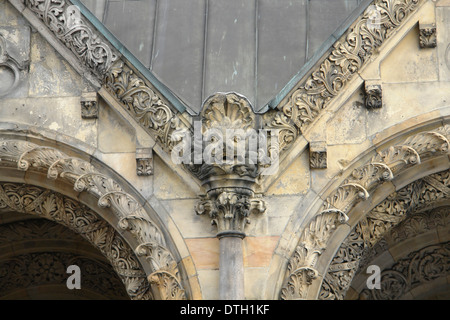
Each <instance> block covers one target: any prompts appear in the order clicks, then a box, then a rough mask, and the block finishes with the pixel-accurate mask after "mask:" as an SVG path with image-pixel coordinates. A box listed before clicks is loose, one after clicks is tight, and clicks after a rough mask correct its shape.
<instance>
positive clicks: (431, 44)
mask: <svg viewBox="0 0 450 320" xmlns="http://www.w3.org/2000/svg"><path fill="white" fill-rule="evenodd" d="M419 44H420V47H421V48H436V46H437V36H436V24H435V23H430V24H423V23H419Z"/></svg>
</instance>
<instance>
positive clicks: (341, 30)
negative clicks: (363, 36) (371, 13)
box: [260, 0, 373, 113]
mask: <svg viewBox="0 0 450 320" xmlns="http://www.w3.org/2000/svg"><path fill="white" fill-rule="evenodd" d="M372 2H373V0H363V1H362V3H361V4H360V5H359V6H358V7H357V8H355V10H353V12H352V14H350V15H349V16H348V17H347V19H345V21H344V22H343V23H342V24H341V25H340V26H339V27H338V28H337V29H336V30H335V31H334V32H333V34H332V35H331V36H330V37H329V38H328V39H327V40H326V41H325V42H324V43H323V44H322V46H320V48H319V49H318V50H317V51H316V52H315V53H314V55H313V56H312V57H311V58H310V59H309V60H308V61H307V62H306V63H305V64H304V65H303V66H302V67H301V69H300V70H299V71H298V72H297V74H296V75H295V76H294V77H293V78H291V80H290V81H289V82H288V83H287V84H286V85H285V86H284V87H283V89H281V91H280V92H279V93H278V94H277V95H275V97H274V98H273V99H272V100H270V101H269V102H268V103H267V104H266V105H265V106H263V107H262V108H261V110H260V112H261V113H265V112H267V111H268V110H270V109H276V107H277V106H278V105H279V104H280V103H281V101H282V100H283V99H284V98H286V96H287V95H288V94H289V92H291V91H292V89H294V87H295V86H296V85H297V84H298V83H299V82H300V81H301V80H302V79H303V78H304V77H305V76H306V75H308V73H309V72H311V69H312V68H313V67H314V66H315V65H316V64H317V63H318V62H319V61H320V59H322V58H323V56H324V55H325V54H326V52H327V51H328V50H329V49H330V48H331V47H332V46H333V45H334V44H335V43H336V41H338V40H339V39H340V38H341V37H342V36H343V35H344V34H345V32H346V31H347V30H348V29H349V28H350V26H351V25H352V24H353V23H354V22H355V21H356V19H357V18H358V17H359V16H361V15H362V13H363V12H364V11H365V10H366V9H367V8H368V7H369V5H370V4H371V3H372Z"/></svg>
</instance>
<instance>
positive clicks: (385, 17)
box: [264, 0, 424, 152]
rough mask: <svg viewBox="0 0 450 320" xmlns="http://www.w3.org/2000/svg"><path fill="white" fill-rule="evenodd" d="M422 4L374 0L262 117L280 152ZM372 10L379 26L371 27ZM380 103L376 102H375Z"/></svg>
mask: <svg viewBox="0 0 450 320" xmlns="http://www.w3.org/2000/svg"><path fill="white" fill-rule="evenodd" d="M423 2H424V1H423V0H375V1H373V3H372V5H371V6H370V7H369V8H368V9H367V10H366V11H364V13H363V14H362V15H361V16H360V17H359V18H358V19H357V20H356V21H355V23H353V25H352V27H351V28H350V29H349V30H348V31H347V32H346V33H345V34H344V36H342V37H341V38H340V39H339V40H338V41H337V42H336V43H335V44H334V45H333V47H332V50H331V52H330V53H329V54H328V55H326V56H324V58H323V60H322V61H321V62H320V64H319V66H318V67H317V68H315V69H313V70H311V73H310V74H309V75H308V76H306V77H305V78H303V79H302V80H301V81H300V82H299V83H298V84H297V85H296V86H295V87H294V88H293V89H292V90H291V92H290V93H289V94H288V95H287V96H286V97H285V98H284V99H283V100H282V101H281V102H280V103H279V105H277V106H276V109H273V110H271V111H269V112H266V113H265V114H264V126H265V128H277V129H279V130H280V134H279V145H280V152H283V151H284V150H287V149H289V148H290V146H291V145H292V144H293V143H294V142H295V141H296V139H297V137H298V136H299V135H300V134H301V133H302V132H303V131H304V130H306V129H307V128H308V127H309V126H310V125H311V124H312V123H313V122H314V120H315V119H317V118H318V116H319V114H321V113H322V111H323V110H324V109H326V108H327V106H328V105H329V104H330V103H331V101H333V100H334V99H335V97H337V96H338V95H339V94H340V92H341V91H342V90H343V89H344V88H345V86H346V85H347V83H349V81H350V80H351V79H352V78H353V77H354V75H355V74H357V73H358V71H359V70H361V69H362V68H363V67H364V66H365V65H366V64H367V63H368V62H370V57H371V56H372V55H373V54H374V53H376V52H378V51H379V50H380V47H381V46H382V45H383V43H384V42H385V41H386V40H387V39H389V38H390V37H391V35H392V34H393V33H394V32H395V30H397V29H398V28H399V27H400V26H401V25H402V24H403V23H404V21H406V20H407V18H408V16H410V15H411V14H412V13H413V12H414V11H415V10H416V9H417V8H418V7H419V5H420V4H421V3H423ZM373 7H376V8H377V16H379V19H380V21H382V22H383V23H381V24H374V23H373V9H372V8H373ZM378 101H380V99H376V100H375V101H374V102H377V104H378Z"/></svg>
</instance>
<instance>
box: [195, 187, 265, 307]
mask: <svg viewBox="0 0 450 320" xmlns="http://www.w3.org/2000/svg"><path fill="white" fill-rule="evenodd" d="M265 209H266V208H265V204H264V202H263V201H262V200H260V199H256V198H255V197H254V194H253V191H251V190H250V189H247V188H239V187H232V188H230V187H228V188H215V189H213V190H211V191H210V192H208V194H207V197H206V198H205V199H203V200H202V201H200V202H199V203H198V204H197V208H196V211H197V213H198V214H205V213H208V214H209V215H210V217H211V222H212V224H213V225H216V226H217V237H218V238H219V240H220V264H219V270H220V276H219V277H220V283H219V284H220V287H219V291H220V294H219V296H220V299H222V300H242V299H244V256H243V249H242V240H243V239H244V237H245V230H244V228H245V226H246V225H247V224H248V223H249V216H250V214H251V213H252V212H255V213H258V212H259V213H263V212H264V211H265Z"/></svg>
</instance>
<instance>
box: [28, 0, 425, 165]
mask: <svg viewBox="0 0 450 320" xmlns="http://www.w3.org/2000/svg"><path fill="white" fill-rule="evenodd" d="M423 1H424V0H374V2H373V4H372V5H371V6H370V7H369V8H368V9H367V10H366V11H365V12H364V13H363V14H362V15H361V16H360V17H359V18H358V20H357V21H356V22H355V23H354V24H353V26H352V27H351V28H350V29H349V30H348V32H347V33H346V34H345V35H344V36H343V37H342V38H341V39H339V40H338V41H337V42H336V43H335V44H334V46H333V50H332V51H331V53H330V54H329V55H328V56H326V57H325V58H324V60H323V61H322V62H321V64H320V66H319V67H318V68H317V69H315V70H313V71H312V72H311V74H310V75H309V76H308V77H307V78H306V79H304V80H302V81H301V82H299V83H298V85H297V86H296V87H295V89H293V91H292V92H291V93H290V95H289V96H288V97H287V98H286V99H285V100H284V101H283V102H282V103H281V104H280V105H278V106H277V109H276V110H272V111H269V112H267V113H266V114H265V115H264V123H263V128H264V129H268V130H274V129H277V130H279V133H278V135H277V140H278V145H277V150H279V152H278V153H281V152H283V151H285V150H287V149H288V148H289V147H290V146H291V145H292V143H293V142H294V141H295V140H296V139H297V137H298V136H299V135H300V134H301V132H302V131H303V130H304V129H305V128H306V127H308V126H309V125H310V124H311V123H312V122H313V121H314V120H315V119H316V118H317V116H318V115H319V114H320V113H321V111H322V110H323V109H324V108H326V107H327V105H328V104H329V103H330V102H331V100H333V98H334V97H335V96H336V95H338V94H339V93H340V92H341V91H342V89H343V88H344V87H345V85H346V84H347V83H348V82H349V81H350V80H351V79H352V77H353V75H354V74H355V73H356V72H357V71H359V70H360V69H361V68H362V66H364V65H365V64H366V63H367V61H369V58H370V57H371V56H372V55H373V53H374V52H376V51H377V50H378V48H379V47H380V46H381V45H382V44H383V43H384V42H385V40H386V39H388V38H389V37H390V36H391V34H392V33H393V32H394V31H395V30H396V29H397V28H398V27H400V26H401V24H402V23H403V21H404V20H405V19H407V17H408V16H409V15H410V14H411V13H412V12H414V11H415V10H416V9H417V8H418V6H419V5H420V3H421V2H423ZM24 2H25V4H26V6H27V7H28V8H29V9H30V10H32V11H33V12H34V13H35V14H36V15H37V16H38V17H39V18H40V19H41V20H42V21H43V22H44V23H45V25H46V26H47V27H49V28H50V30H51V31H52V32H53V33H54V34H55V35H56V36H57V37H58V39H60V40H61V41H62V42H63V43H64V44H65V45H66V46H67V47H69V48H70V49H71V50H72V52H73V53H74V54H75V55H76V56H77V57H78V59H80V60H81V61H82V62H83V63H84V64H85V65H86V66H88V67H89V68H90V69H91V70H93V72H94V73H95V74H97V75H98V76H99V79H100V80H101V82H102V83H104V85H105V88H106V89H107V90H108V91H109V92H110V93H111V94H113V96H114V97H115V98H116V99H117V101H119V102H120V104H121V105H122V106H123V107H124V108H125V109H126V110H127V111H128V112H129V113H130V114H131V115H132V116H133V117H134V118H135V119H136V121H137V122H138V123H139V124H140V125H141V126H142V127H144V129H146V130H147V131H148V132H150V134H152V135H153V136H154V137H155V139H156V140H157V141H158V143H159V144H160V145H161V146H162V147H163V148H164V149H165V150H166V151H171V150H172V148H173V147H174V142H175V143H176V142H177V141H176V139H175V140H174V139H171V137H172V133H174V132H175V131H176V130H190V129H188V126H187V125H185V124H183V123H182V121H181V120H180V118H179V115H178V114H175V113H174V112H172V111H171V109H170V106H169V105H168V103H167V102H165V101H164V99H163V98H162V96H161V94H160V93H158V92H157V90H155V88H154V87H153V86H151V85H150V84H149V83H148V81H146V80H145V79H144V77H142V76H138V75H137V73H136V72H134V71H133V69H132V67H130V65H129V64H128V62H126V61H125V60H119V59H118V54H117V53H115V52H114V50H113V49H111V48H112V47H111V45H109V44H108V43H107V42H106V41H105V40H102V37H101V36H100V34H99V33H98V32H96V31H94V30H93V29H92V28H91V27H89V26H88V25H87V24H86V23H85V22H84V21H83V19H82V18H80V17H79V16H77V14H78V13H77V12H76V11H73V10H74V9H73V8H72V7H73V6H72V7H71V6H70V2H69V1H64V0H24ZM373 7H376V8H377V13H378V15H379V20H380V23H378V24H374V23H373V12H372V11H373V9H372V8H373ZM196 169H198V168H196Z"/></svg>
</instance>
